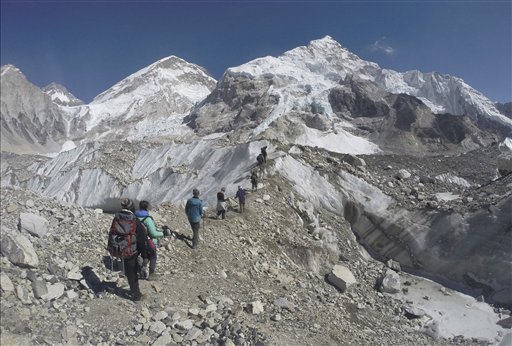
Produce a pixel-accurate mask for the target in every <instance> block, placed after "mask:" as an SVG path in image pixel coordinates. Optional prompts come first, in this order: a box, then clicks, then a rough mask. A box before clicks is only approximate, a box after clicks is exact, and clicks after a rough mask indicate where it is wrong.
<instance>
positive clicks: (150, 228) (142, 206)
mask: <svg viewBox="0 0 512 346" xmlns="http://www.w3.org/2000/svg"><path fill="white" fill-rule="evenodd" d="M148 209H149V202H148V201H140V202H139V210H137V211H136V212H135V216H136V217H137V218H138V219H139V220H140V222H142V223H143V224H144V226H146V230H147V232H148V233H147V235H148V237H149V239H151V242H152V243H153V244H151V242H150V249H149V253H150V257H149V275H148V277H147V279H148V280H152V279H154V276H155V270H156V259H157V250H156V249H157V247H158V239H159V238H162V237H165V236H170V235H171V230H170V229H169V227H167V226H163V227H162V229H161V230H160V229H158V228H157V227H156V224H155V220H153V218H152V217H151V215H149V211H148Z"/></svg>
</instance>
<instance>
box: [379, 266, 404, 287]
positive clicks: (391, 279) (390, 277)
mask: <svg viewBox="0 0 512 346" xmlns="http://www.w3.org/2000/svg"><path fill="white" fill-rule="evenodd" d="M380 291H381V292H384V293H398V292H400V276H399V275H398V273H396V272H395V271H393V270H391V269H386V272H385V273H384V276H383V277H382V283H381V285H380Z"/></svg>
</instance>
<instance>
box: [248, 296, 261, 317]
mask: <svg viewBox="0 0 512 346" xmlns="http://www.w3.org/2000/svg"><path fill="white" fill-rule="evenodd" d="M248 308H249V309H248V310H249V312H250V313H251V314H253V315H259V314H261V313H262V312H263V311H264V309H263V304H262V303H261V301H259V300H256V301H254V302H251V303H249V306H248Z"/></svg>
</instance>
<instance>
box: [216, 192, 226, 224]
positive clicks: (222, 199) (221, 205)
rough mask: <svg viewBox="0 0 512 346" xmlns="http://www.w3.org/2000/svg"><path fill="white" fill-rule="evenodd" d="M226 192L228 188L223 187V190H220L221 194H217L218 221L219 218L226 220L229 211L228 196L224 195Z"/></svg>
mask: <svg viewBox="0 0 512 346" xmlns="http://www.w3.org/2000/svg"><path fill="white" fill-rule="evenodd" d="M225 192H226V188H225V187H223V188H222V189H220V191H219V192H217V219H218V218H219V217H221V218H222V220H224V219H225V218H226V210H227V207H228V205H227V200H226V196H225V195H224V193H225Z"/></svg>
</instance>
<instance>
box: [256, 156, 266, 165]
mask: <svg viewBox="0 0 512 346" xmlns="http://www.w3.org/2000/svg"><path fill="white" fill-rule="evenodd" d="M263 160H264V159H263V155H262V154H261V153H260V154H258V156H257V157H256V161H258V166H261V165H262V164H263Z"/></svg>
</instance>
